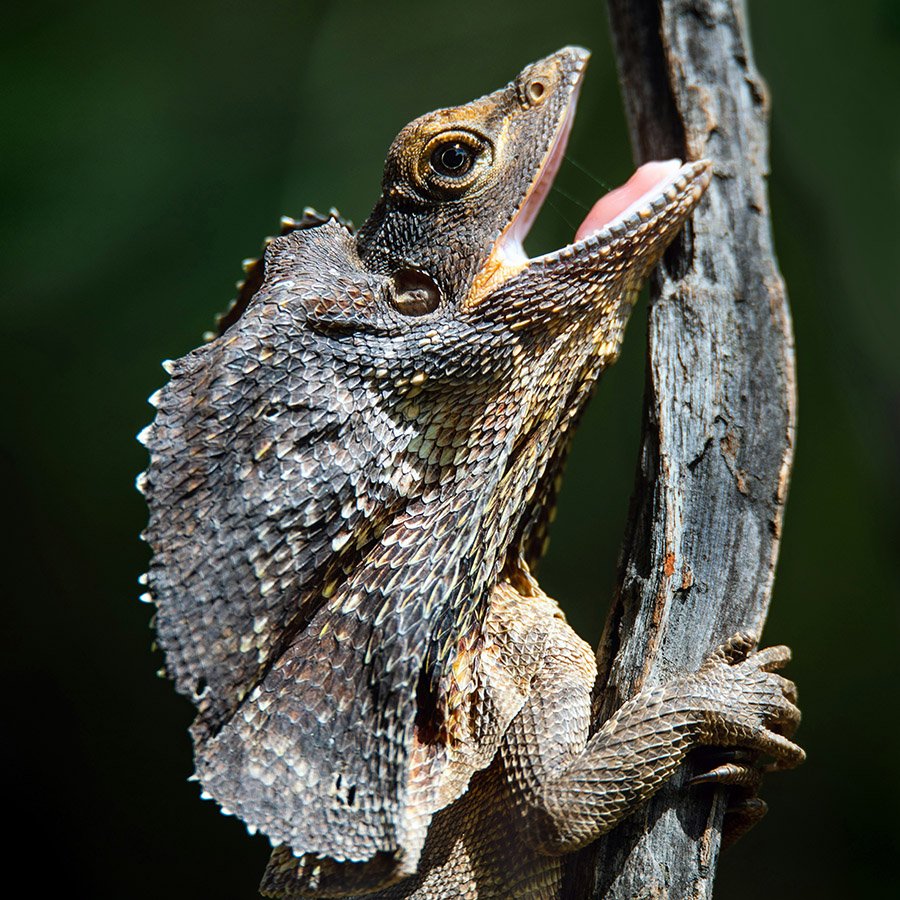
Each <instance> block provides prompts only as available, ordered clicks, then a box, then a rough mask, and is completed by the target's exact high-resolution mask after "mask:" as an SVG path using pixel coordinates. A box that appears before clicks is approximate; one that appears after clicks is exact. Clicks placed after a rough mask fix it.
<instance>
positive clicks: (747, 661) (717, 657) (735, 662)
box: [690, 633, 806, 787]
mask: <svg viewBox="0 0 900 900" xmlns="http://www.w3.org/2000/svg"><path fill="white" fill-rule="evenodd" d="M755 646H756V640H755V639H754V638H753V637H752V636H751V635H748V634H743V633H742V634H737V635H734V636H733V637H731V638H729V640H727V641H726V642H725V643H723V644H722V645H721V646H719V647H717V648H716V649H715V650H714V651H713V652H712V653H711V654H710V655H709V657H708V658H707V659H706V661H705V662H704V664H703V665H702V666H701V667H700V669H699V671H698V672H696V674H695V675H693V676H691V677H690V680H691V684H690V686H691V687H692V688H694V689H696V690H698V693H700V694H701V695H703V696H704V699H705V702H704V703H703V704H702V706H703V708H704V711H705V713H706V722H705V727H704V734H703V740H702V742H703V743H704V744H707V745H712V746H722V747H735V748H742V749H744V750H749V751H755V752H756V753H758V754H765V755H767V756H771V757H772V759H773V762H772V763H770V764H769V765H768V766H766V767H765V768H764V770H763V771H773V770H777V769H792V768H794V767H795V766H798V765H800V763H802V762H803V761H804V759H806V754H805V753H804V751H803V750H802V749H801V748H800V747H799V746H797V744H795V743H794V742H793V741H791V739H790V738H791V736H792V735H793V733H794V732H795V731H796V729H797V726H798V725H799V723H800V710H799V709H798V708H797V705H796V701H797V688H796V686H795V685H794V683H793V682H792V681H789V680H788V679H787V678H784V677H782V676H781V675H779V674H778V673H777V670H778V669H781V668H782V667H783V666H785V665H787V663H788V662H789V661H790V658H791V651H790V650H789V649H788V648H787V647H785V646H782V645H779V646H775V647H767V648H766V649H764V650H755V649H754V648H755ZM748 770H749V767H748V766H747V765H746V764H745V762H744V761H734V760H732V761H727V762H724V763H722V764H721V765H719V766H716V767H715V768H714V769H713V770H712V771H711V772H709V773H707V776H699V777H700V780H701V783H702V782H703V781H718V782H723V783H726V784H743V785H744V786H746V787H750V784H749V782H750V781H751V780H752V779H753V778H754V777H755V776H753V775H751V774H750V772H749V771H748Z"/></svg>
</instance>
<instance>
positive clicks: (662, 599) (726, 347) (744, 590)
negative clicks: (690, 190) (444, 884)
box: [564, 0, 795, 900]
mask: <svg viewBox="0 0 900 900" xmlns="http://www.w3.org/2000/svg"><path fill="white" fill-rule="evenodd" d="M609 10H610V18H611V21H612V26H613V32H614V40H615V49H616V55H617V58H618V65H619V72H620V78H621V81H622V85H623V93H624V97H625V103H626V107H627V113H628V119H629V122H630V127H631V135H632V143H633V146H634V148H635V155H636V157H637V158H638V160H639V161H640V162H643V161H646V160H648V159H664V158H667V157H672V156H680V157H682V158H689V159H697V158H700V157H708V158H710V159H712V160H713V162H714V166H715V178H714V179H713V183H712V185H711V187H710V189H709V191H708V193H707V196H706V198H705V200H704V201H703V203H702V205H701V207H700V209H699V210H698V211H697V213H696V214H695V215H694V219H693V225H692V226H689V228H688V230H687V231H686V232H685V234H684V236H683V237H682V238H681V239H680V241H679V242H678V243H677V244H676V245H675V246H673V247H672V248H671V249H670V251H669V252H668V254H667V255H666V258H665V260H664V262H663V264H662V266H661V267H660V270H659V273H658V274H657V276H656V277H655V279H654V283H653V285H652V289H651V294H652V301H651V302H652V305H651V309H650V317H649V319H650V320H649V341H648V371H647V387H646V394H645V409H644V426H643V436H642V442H641V448H640V457H639V462H638V471H637V482H636V487H635V492H634V497H633V500H632V509H631V515H630V520H629V525H628V530H627V533H626V536H625V542H624V547H623V551H622V558H621V562H620V572H619V589H618V593H617V596H616V597H615V598H614V602H613V607H612V610H611V612H610V616H609V619H608V621H607V624H606V628H605V631H604V635H603V637H602V639H601V644H600V647H599V650H598V657H599V662H600V670H601V674H600V679H599V681H598V686H599V688H600V690H599V693H598V697H597V706H596V719H597V722H598V723H599V722H600V721H602V720H603V718H605V717H606V716H607V715H608V714H609V712H610V711H611V710H612V709H614V708H615V707H616V706H618V705H619V704H620V703H621V702H622V701H623V700H625V699H627V698H628V697H630V696H631V695H632V694H634V693H635V692H636V691H637V690H639V689H640V688H641V687H643V686H645V685H649V684H653V683H656V682H659V681H661V680H663V679H665V678H666V677H668V676H669V675H671V674H672V673H674V672H677V671H681V670H685V669H693V668H696V667H697V666H698V665H699V664H700V662H701V660H702V659H703V657H704V656H705V655H706V653H707V652H708V651H709V649H710V648H712V647H713V646H714V645H716V644H718V643H720V641H722V640H723V639H724V638H725V637H727V636H728V635H730V634H732V633H733V632H735V631H737V630H741V629H743V630H749V631H754V632H757V633H758V632H759V631H760V630H761V628H762V625H763V622H764V620H765V616H766V610H767V607H768V603H769V598H770V596H771V591H772V581H773V576H774V569H775V562H776V557H777V553H778V544H779V536H780V531H781V521H782V513H783V509H784V502H785V495H786V490H787V483H788V476H789V472H790V467H791V459H792V450H793V443H794V414H795V394H794V357H793V338H792V333H791V323H790V314H789V310H788V305H787V298H786V295H785V290H784V285H783V282H782V280H781V276H780V274H779V272H778V268H777V264H776V261H775V256H774V252H773V248H772V240H771V233H770V223H769V214H768V203H767V196H766V183H765V177H766V174H767V118H768V99H767V93H766V88H765V86H764V84H763V82H762V80H761V79H760V76H759V75H758V73H757V72H756V70H755V68H754V65H753V61H752V56H751V52H750V45H749V38H748V33H747V25H746V16H745V12H744V9H743V6H742V4H741V3H740V2H739V0H733V2H732V0H642V2H635V0H609ZM696 764H697V763H696V761H693V762H689V764H688V766H686V767H685V770H684V771H683V772H682V773H681V776H680V777H677V778H676V779H675V780H674V781H673V783H671V784H670V785H669V786H667V787H666V788H665V789H664V790H662V791H661V792H660V793H659V794H657V796H656V797H655V798H654V799H653V800H652V801H651V803H650V804H648V806H647V807H646V808H645V809H644V810H642V811H641V812H640V813H639V814H637V815H636V816H634V817H633V818H632V819H630V820H629V821H627V822H626V823H624V824H623V825H622V826H621V827H619V828H617V829H616V830H615V831H614V832H612V833H611V834H610V835H608V836H607V837H606V838H604V839H603V840H601V841H599V842H598V843H597V844H595V845H593V846H591V847H589V848H587V849H586V850H585V851H583V852H582V853H581V854H578V855H577V856H576V857H574V858H573V860H572V861H571V863H570V864H569V870H568V873H567V878H568V881H567V887H566V890H565V893H564V896H566V897H588V896H590V897H604V898H622V900H625V898H627V900H634V898H644V897H647V898H649V897H669V898H672V900H675V898H683V897H691V898H702V897H710V896H711V895H712V882H713V878H714V874H715V867H716V862H717V858H718V847H719V838H720V830H721V823H722V815H723V812H724V798H725V792H724V791H722V790H713V789H710V788H705V789H700V788H687V787H686V786H685V781H686V779H687V777H690V774H692V766H695V765H696ZM693 771H696V770H693Z"/></svg>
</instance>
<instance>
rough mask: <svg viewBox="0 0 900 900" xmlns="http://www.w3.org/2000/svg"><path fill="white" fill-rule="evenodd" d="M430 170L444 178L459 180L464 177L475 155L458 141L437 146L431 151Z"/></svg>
mask: <svg viewBox="0 0 900 900" xmlns="http://www.w3.org/2000/svg"><path fill="white" fill-rule="evenodd" d="M429 162H430V164H431V168H432V169H434V171H435V172H437V174H438V175H442V176H443V177H444V178H459V176H460V175H465V174H466V173H467V172H468V171H469V169H471V168H472V164H473V163H474V162H475V154H474V153H473V152H472V149H471V148H470V147H467V146H466V145H465V144H462V143H460V142H459V141H453V142H452V143H449V142H448V143H445V144H438V146H437V147H435V148H434V150H432V151H431V159H430V161H429Z"/></svg>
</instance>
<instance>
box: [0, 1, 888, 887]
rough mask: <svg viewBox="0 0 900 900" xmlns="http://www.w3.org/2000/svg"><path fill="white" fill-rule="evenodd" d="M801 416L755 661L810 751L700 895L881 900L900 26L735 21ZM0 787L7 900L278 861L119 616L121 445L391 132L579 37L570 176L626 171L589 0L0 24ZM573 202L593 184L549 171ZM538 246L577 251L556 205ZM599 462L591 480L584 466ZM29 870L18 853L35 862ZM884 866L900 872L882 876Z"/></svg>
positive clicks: (126, 520)
mask: <svg viewBox="0 0 900 900" xmlns="http://www.w3.org/2000/svg"><path fill="white" fill-rule="evenodd" d="M751 16H752V26H753V35H754V42H755V49H756V55H757V62H758V64H759V67H760V69H761V70H762V71H763V73H764V75H765V76H766V78H767V79H768V81H769V84H770V86H771V88H772V93H773V99H774V119H773V147H772V178H771V188H772V204H773V208H774V214H775V228H776V235H775V236H776V243H777V246H778V249H779V255H780V260H781V265H782V269H783V271H784V275H785V277H786V280H787V284H788V289H789V292H790V296H791V300H792V305H793V312H794V317H795V325H796V332H797V347H798V360H799V372H800V432H799V448H798V456H797V464H796V469H795V477H794V481H793V487H792V492H791V498H790V503H789V506H788V512H787V522H786V529H785V534H784V543H783V547H782V558H781V563H780V567H779V575H778V579H777V582H776V594H775V602H774V605H773V608H772V613H771V617H770V620H769V625H768V628H767V633H766V640H767V641H768V642H770V643H771V642H776V641H779V642H780V641H785V642H787V643H789V644H791V645H792V646H793V648H794V650H795V653H796V662H795V663H794V664H793V665H792V667H791V674H792V675H793V676H794V677H795V678H796V679H797V680H798V681H799V683H800V687H801V697H802V701H803V708H804V713H805V720H804V725H803V728H802V731H801V734H800V737H801V740H802V743H803V744H804V745H805V746H806V748H807V750H808V752H809V761H808V763H807V765H806V766H805V767H804V768H802V769H801V770H799V771H797V772H795V773H792V774H790V775H783V776H777V777H772V778H771V779H769V782H768V784H767V785H766V788H765V792H764V793H765V796H766V798H767V799H768V801H769V802H770V804H771V807H772V811H771V813H770V815H769V817H768V819H767V820H766V822H765V823H764V824H763V825H762V826H761V827H760V828H758V829H757V830H756V831H755V832H754V833H752V834H751V835H749V836H748V837H747V838H745V840H744V841H743V842H742V844H741V845H739V846H738V848H736V849H735V850H733V851H731V852H729V853H728V854H726V855H725V857H724V859H723V862H722V866H721V870H720V880H719V886H718V896H720V897H723V898H751V897H753V898H755V897H763V896H764V897H779V898H781V897H847V896H881V895H883V894H884V893H887V887H888V886H889V885H890V884H891V883H892V881H895V880H896V878H895V876H894V875H893V874H892V873H893V872H895V860H896V854H897V852H898V847H897V831H898V828H897V808H898V799H900V798H898V791H897V782H898V777H897V772H898V768H897V737H898V728H897V719H896V717H897V716H898V715H900V704H898V692H897V676H898V663H897V656H898V654H897V647H898V594H900V591H898V574H897V572H898V568H900V565H898V564H900V559H898V550H900V541H898V528H897V521H898V516H897V508H898V502H900V482H898V461H900V459H898V456H900V453H898V450H900V388H898V384H900V378H898V370H900V354H898V352H897V341H898V335H900V328H898V326H900V303H898V299H900V297H898V294H900V291H898V288H897V266H898V260H900V229H898V224H897V223H898V218H900V217H898V207H900V9H898V5H897V4H896V3H892V2H889V0H882V2H876V0H865V2H863V0H857V2H856V3H854V4H847V3H838V2H825V3H822V2H819V3H817V2H814V0H804V2H791V3H787V2H776V0H764V2H756V0H753V2H752V3H751ZM0 41H2V44H3V47H2V55H0V69H2V85H3V87H2V98H3V100H2V103H3V120H2V129H0V131H2V135H0V154H2V155H0V160H2V168H0V172H2V175H0V179H2V204H3V205H2V209H3V216H2V223H0V228H2V243H0V246H2V249H3V261H2V265H3V273H2V278H0V285H2V296H3V299H4V309H3V324H4V327H3V335H4V339H3V344H2V358H3V362H4V364H6V365H7V366H8V371H7V374H6V377H5V381H4V383H5V384H6V385H7V387H6V389H5V391H4V395H5V396H6V398H7V399H6V401H5V402H6V403H7V409H6V411H5V414H4V415H3V416H2V425H3V431H4V440H3V451H2V452H3V456H2V463H3V485H4V493H5V508H6V514H5V519H6V521H7V524H8V526H9V530H10V536H9V538H7V539H6V540H5V541H4V547H5V548H6V549H7V550H9V551H10V552H11V557H10V560H9V562H7V564H6V567H5V573H4V574H5V581H6V585H5V590H4V596H5V612H4V625H5V638H4V648H3V653H2V664H3V677H4V685H5V694H6V696H7V701H6V703H7V705H8V706H9V705H10V704H11V706H12V711H11V713H9V712H8V713H7V714H6V715H5V716H4V718H5V721H6V728H5V735H6V737H5V740H4V744H5V749H6V750H7V751H8V752H9V753H10V760H9V762H8V763H7V764H6V766H5V768H4V769H3V771H2V776H3V780H4V783H5V785H6V787H7V794H8V795H10V794H12V793H19V794H20V795H21V801H22V802H21V803H20V804H14V805H13V808H12V809H11V810H10V809H9V804H7V805H6V810H9V812H7V814H6V820H7V822H8V823H9V825H10V826H12V827H13V828H14V829H16V831H17V832H18V834H19V836H20V837H21V839H22V851H21V853H20V854H19V855H18V856H11V857H9V859H10V862H8V863H7V866H11V867H12V870H13V871H15V870H16V869H17V868H19V869H24V870H25V871H26V872H27V877H28V878H29V879H30V880H31V883H32V885H33V890H32V891H31V892H30V893H25V894H22V896H44V895H48V894H50V893H53V894H54V895H67V894H68V893H69V892H70V891H73V892H74V891H76V889H77V890H80V892H81V893H82V894H83V895H85V896H88V897H96V898H113V897H115V898H119V897H129V898H151V897H152V898H158V897H166V898H172V900H179V898H188V897H192V898H196V897H210V898H211V897H216V898H232V897H233V898H251V897H253V896H255V887H256V884H257V880H258V878H259V876H260V874H261V871H262V866H263V863H264V860H265V858H266V846H265V842H264V841H263V840H261V839H259V838H256V839H251V838H249V837H248V836H247V835H246V834H245V833H244V830H243V828H242V827H241V826H240V825H239V823H237V822H236V821H235V820H233V819H224V818H222V817H221V816H220V815H219V814H218V812H217V811H216V809H215V807H214V806H213V805H212V804H210V803H203V802H201V801H200V800H199V799H198V796H197V795H198V791H197V788H196V786H195V785H190V784H188V783H186V781H185V779H186V778H187V776H188V774H189V773H190V769H191V762H190V748H189V741H188V737H187V734H186V728H187V726H188V723H189V721H190V718H191V710H190V708H189V706H188V704H187V702H186V701H184V700H182V699H180V698H178V697H176V695H175V694H174V691H173V690H172V688H171V686H170V685H169V684H168V683H167V682H164V681H161V680H159V679H157V678H156V677H155V676H154V671H155V670H156V668H158V666H159V665H160V664H161V660H160V658H159V657H158V655H155V654H153V653H151V651H150V639H151V638H150V633H149V632H148V630H147V623H148V620H149V617H150V610H149V609H148V608H147V607H146V606H143V605H141V604H139V603H138V602H137V599H136V598H137V594H138V592H139V591H138V588H137V586H136V583H135V579H136V577H137V575H138V574H139V573H140V572H141V571H142V570H143V568H144V566H145V563H146V557H147V554H146V549H145V547H144V546H143V545H142V544H141V543H139V542H138V540H137V534H138V532H139V531H140V529H141V527H142V524H143V521H144V517H145V513H144V507H143V502H142V500H141V498H140V497H139V496H138V494H137V493H136V492H135V491H134V490H133V488H132V482H133V479H134V476H135V474H136V473H137V472H138V471H140V470H141V469H142V468H143V467H144V464H145V455H144V451H143V450H142V449H141V447H139V446H138V444H137V443H135V441H134V439H133V435H134V434H135V433H136V432H137V431H138V430H139V429H140V428H141V427H142V426H143V425H144V424H146V423H147V422H148V421H149V419H150V416H151V410H150V408H149V407H148V406H146V405H145V402H144V398H145V397H146V396H147V395H148V394H149V393H150V392H151V391H153V390H154V389H155V388H157V387H159V386H160V384H161V383H162V382H163V380H164V375H163V372H162V370H161V369H160V368H159V361H160V360H161V359H163V358H165V357H174V356H179V355H181V354H183V353H184V352H186V351H187V350H189V349H190V348H191V347H192V346H194V345H195V344H196V343H197V342H198V339H199V336H200V334H201V333H202V332H203V331H204V330H205V329H207V328H208V327H209V326H210V324H211V322H212V319H213V315H214V314H215V313H216V312H217V311H219V310H221V309H222V308H223V307H224V306H225V304H226V303H227V301H228V299H229V297H230V296H231V294H232V282H233V281H234V280H235V279H236V278H238V277H239V275H240V269H239V261H240V259H241V258H242V257H244V256H249V255H253V254H254V253H255V251H256V250H257V248H258V245H259V242H260V240H261V238H262V237H263V236H264V235H265V234H267V233H269V232H271V231H272V229H273V228H274V226H275V222H276V221H277V217H278V216H279V214H281V213H299V211H300V210H301V209H302V207H303V206H304V205H306V204H312V205H316V206H319V207H320V208H326V209H327V208H328V207H329V206H331V205H332V204H334V205H336V206H338V207H339V208H340V209H341V210H342V212H344V213H345V214H346V215H349V216H350V217H352V218H353V219H355V220H356V221H357V222H358V221H361V220H362V219H363V218H364V217H365V216H366V214H367V212H368V210H369V208H370V207H371V205H372V204H373V202H374V201H375V199H376V196H377V191H378V186H379V180H380V169H381V161H382V159H383V155H384V151H385V150H386V148H387V146H388V144H389V142H390V140H391V138H392V137H393V135H394V134H395V132H396V131H397V130H398V129H399V128H400V127H401V126H402V125H403V124H405V123H406V122H407V121H408V120H409V119H410V118H412V117H413V116H415V115H418V114H419V113H422V112H424V111H426V110H429V109H432V108H434V107H436V106H439V105H445V104H451V103H458V102H463V101H465V100H468V99H471V98H472V97H475V96H477V95H479V94H481V93H483V92H485V91H487V90H489V89H493V88H494V87H497V86H499V85H500V84H501V83H504V82H505V81H507V80H508V79H509V78H511V77H512V76H513V75H514V74H515V73H516V72H517V71H518V69H519V68H521V66H522V65H524V64H525V63H526V62H528V61H530V60H532V59H534V58H536V57H538V56H541V55H544V54H545V53H547V52H549V51H552V50H554V49H556V48H557V47H559V46H561V45H563V44H566V43H579V44H583V45H585V46H587V47H590V48H591V49H593V51H594V54H595V56H594V59H593V61H592V63H591V69H590V72H589V76H588V80H587V83H586V85H585V88H584V93H583V98H582V103H581V107H580V116H579V121H578V124H577V126H576V130H575V133H574V136H573V139H572V143H571V148H570V149H571V156H572V157H573V158H574V159H575V160H577V161H578V163H580V164H581V165H582V166H584V167H586V168H587V169H589V170H590V171H591V172H593V173H595V174H596V176H597V177H598V178H599V179H600V180H601V181H602V183H603V185H604V186H605V187H609V186H612V185H614V184H617V183H619V182H621V181H622V180H623V179H624V178H625V177H627V175H628V174H629V173H630V168H631V161H630V151H629V147H628V142H627V137H626V132H625V127H624V122H623V117H622V113H621V103H620V98H619V94H618V87H617V84H616V80H615V72H614V68H613V64H612V60H611V56H610V49H609V39H608V34H607V27H606V19H605V11H604V9H603V7H602V4H601V3H600V2H598V0H594V2H560V3H556V4H548V3H546V2H545V3H535V2H531V3H512V2H508V3H499V2H498V3H495V4H493V5H488V4H486V3H479V4H465V3H462V2H445V3H442V4H436V5H425V4H423V3H396V4H383V5H381V4H374V3H372V4H367V5H363V4H351V3H347V4H342V5H341V6H339V7H338V6H337V5H333V6H329V5H326V4H324V3H298V2H287V0H256V2H249V0H246V2H233V3H226V2H218V3H213V2H209V0H202V2H179V3H176V2H171V0H156V2H153V3H149V2H137V3H124V4H123V3H120V2H111V0H109V2H99V0H93V2H80V3H60V2H56V3H53V2H50V3H44V4H32V5H31V6H30V7H29V9H28V10H19V11H18V12H15V13H13V12H12V11H10V10H9V9H7V11H6V13H5V15H4V27H3V30H2V35H0ZM559 184H560V186H561V188H562V189H563V191H565V192H566V193H568V194H571V195H573V196H575V197H577V198H578V199H579V200H580V201H581V202H582V203H590V202H592V201H593V200H594V199H595V198H596V196H597V195H598V194H599V192H600V191H601V190H602V189H603V188H601V187H600V186H598V185H597V184H596V183H595V182H593V181H592V180H591V179H590V178H588V177H586V176H584V175H583V174H582V173H580V172H579V170H578V168H576V167H575V166H574V165H566V166H564V168H563V171H562V173H561V176H560V179H559ZM550 201H551V203H552V204H553V205H552V206H550V205H549V204H548V207H547V208H546V209H545V211H544V213H543V214H542V216H541V220H540V222H539V223H538V225H537V226H536V228H535V232H534V235H533V238H532V240H531V249H532V250H538V249H549V248H551V247H553V246H558V245H560V244H562V243H566V242H568V241H569V240H571V236H572V231H573V227H574V223H576V222H577V221H579V220H580V218H581V215H582V214H583V213H582V212H581V211H580V210H579V208H578V207H577V206H576V205H574V204H573V203H571V202H570V201H568V200H567V199H566V198H565V197H564V196H563V195H562V193H560V192H555V193H554V194H553V195H552V196H551V198H550ZM644 330H645V308H644V306H643V305H642V306H641V307H640V308H639V310H638V312H637V314H636V318H635V321H634V323H633V325H632V328H631V330H630V333H629V337H628V341H627V344H626V347H625V351H624V354H623V358H622V362H621V363H620V364H619V366H618V367H617V368H616V369H615V370H613V371H612V372H611V373H610V374H609V375H608V376H607V377H606V379H605V382H604V384H603V386H602V389H601V391H600V394H599V395H598V397H597V400H596V401H595V403H594V404H593V406H592V408H591V410H590V413H589V415H588V418H587V421H586V422H585V424H584V427H583V430H582V433H581V434H580V436H579V440H578V441H577V442H576V448H575V453H574V457H573V459H572V463H571V465H570V470H569V475H568V479H567V483H566V489H565V491H564V494H563V496H562V500H561V507H560V515H559V519H558V521H557V525H556V526H555V531H554V535H553V538H554V540H553V545H552V550H551V554H550V557H549V558H548V560H547V561H546V564H545V566H544V571H543V581H544V583H545V585H546V587H547V588H548V589H549V590H550V591H551V592H552V593H554V594H555V595H556V596H557V597H559V598H560V599H561V601H562V603H563V605H564V606H565V608H566V610H567V611H568V612H569V614H570V617H571V619H572V620H573V622H574V623H575V625H576V626H577V627H578V628H579V630H580V631H581V632H582V633H583V634H584V635H585V636H586V637H589V638H590V639H591V640H592V641H595V640H596V638H597V636H598V634H599V630H600V627H601V623H602V618H603V614H604V611H605V607H606V599H607V597H608V595H609V593H610V591H611V588H612V583H613V577H614V565H615V557H616V554H617V551H618V544H619V540H620V537H621V534H622V531H623V525H624V520H625V513H626V506H627V501H628V494H629V490H630V487H631V481H632V473H633V470H634V461H635V454H636V449H637V441H638V428H639V417H640V405H641V392H642V377H643V360H642V345H643V341H644ZM600 473H602V475H601V474H600ZM32 853H33V854H35V858H36V860H37V861H36V862H33V863H28V862H26V856H29V855H30V854H32ZM892 857H893V858H892Z"/></svg>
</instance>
